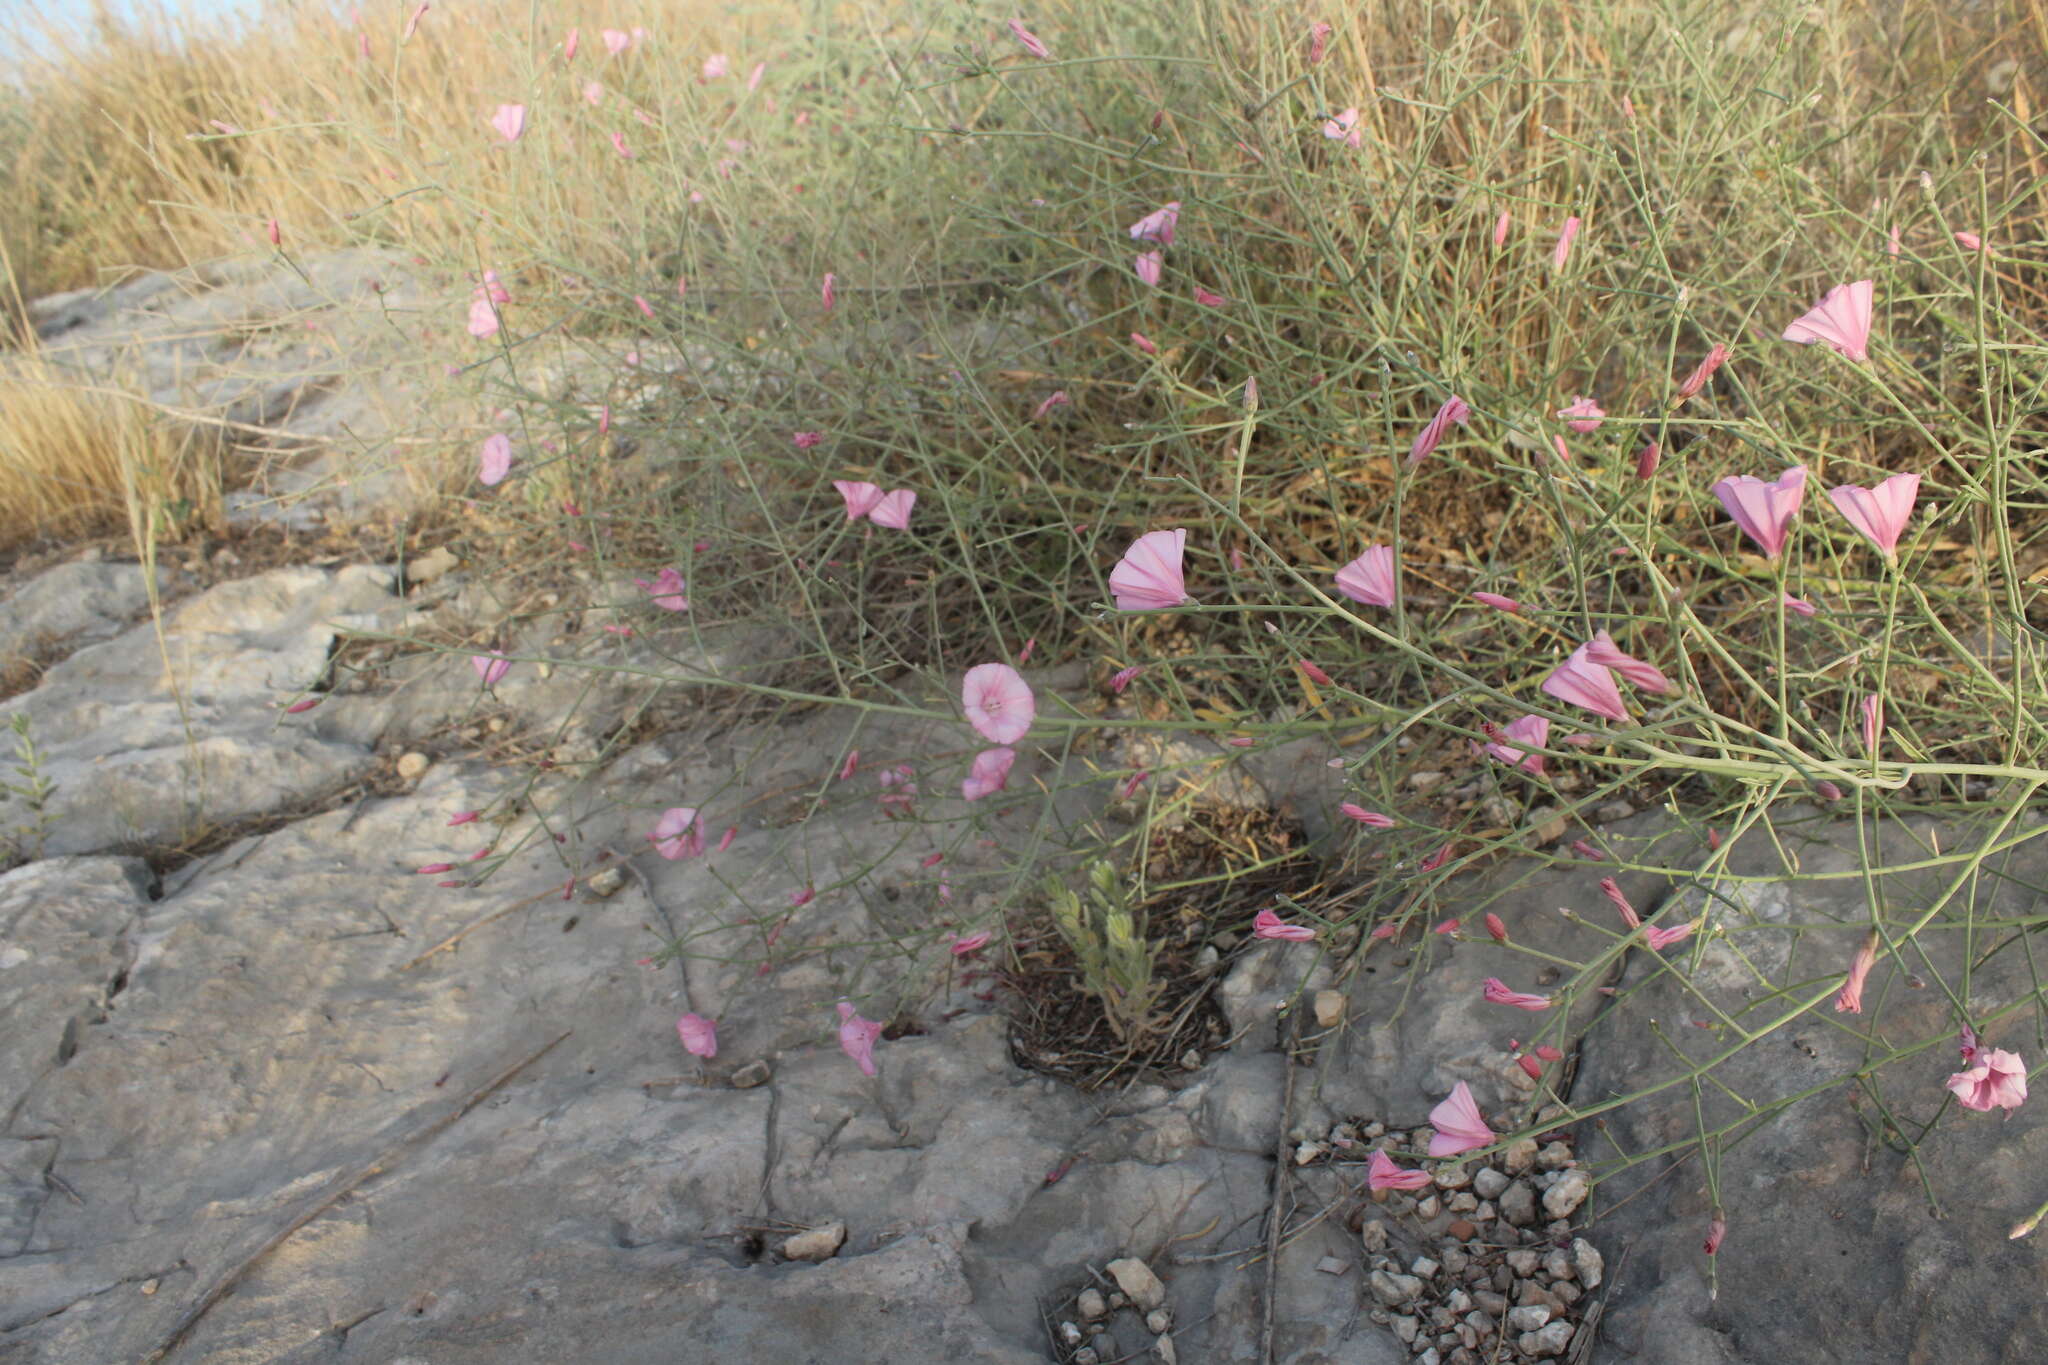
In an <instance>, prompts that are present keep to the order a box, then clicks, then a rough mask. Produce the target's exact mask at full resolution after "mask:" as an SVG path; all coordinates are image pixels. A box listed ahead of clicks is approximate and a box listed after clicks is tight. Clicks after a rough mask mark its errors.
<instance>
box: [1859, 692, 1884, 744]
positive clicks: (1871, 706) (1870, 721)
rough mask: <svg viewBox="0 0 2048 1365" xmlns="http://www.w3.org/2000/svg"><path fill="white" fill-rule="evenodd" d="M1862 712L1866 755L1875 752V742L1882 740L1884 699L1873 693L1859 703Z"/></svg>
mask: <svg viewBox="0 0 2048 1365" xmlns="http://www.w3.org/2000/svg"><path fill="white" fill-rule="evenodd" d="M1861 708H1862V711H1863V748H1864V751H1865V752H1866V753H1870V754H1875V753H1876V752H1877V742H1878V741H1879V740H1880V739H1882V738H1884V698H1883V697H1882V696H1880V695H1878V694H1877V693H1875V692H1873V693H1871V694H1870V695H1869V696H1867V697H1865V698H1864V699H1863V701H1862V703H1861Z"/></svg>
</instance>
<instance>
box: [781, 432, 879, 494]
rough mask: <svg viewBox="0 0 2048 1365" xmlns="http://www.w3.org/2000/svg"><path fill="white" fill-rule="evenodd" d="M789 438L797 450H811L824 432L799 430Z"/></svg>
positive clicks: (822, 440) (820, 440)
mask: <svg viewBox="0 0 2048 1365" xmlns="http://www.w3.org/2000/svg"><path fill="white" fill-rule="evenodd" d="M789 440H790V444H792V445H794V446H795V447H796V448H797V449H798V450H812V449H815V448H816V447H817V446H819V445H820V444H822V443H823V442H824V440H825V433H824V432H822V431H799V432H797V433H796V434H795V435H793V436H791V437H790V438H789ZM876 491H877V492H880V491H881V490H880V489H877V490H876Z"/></svg>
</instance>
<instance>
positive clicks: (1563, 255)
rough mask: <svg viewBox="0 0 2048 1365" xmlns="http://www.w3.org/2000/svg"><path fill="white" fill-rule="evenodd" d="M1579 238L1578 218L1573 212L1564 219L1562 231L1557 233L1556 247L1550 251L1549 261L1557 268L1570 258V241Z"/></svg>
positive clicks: (1560, 267)
mask: <svg viewBox="0 0 2048 1365" xmlns="http://www.w3.org/2000/svg"><path fill="white" fill-rule="evenodd" d="M1577 240H1579V220H1578V216H1577V215H1576V214H1575V215H1573V216H1572V217H1570V218H1567V219H1565V220H1564V229H1563V231H1561V232H1559V233H1558V234H1557V249H1556V250H1554V251H1552V252H1551V253H1550V263H1551V264H1552V265H1553V266H1555V267H1557V268H1558V269H1559V270H1562V269H1564V263H1565V262H1566V261H1568V260H1570V259H1571V255H1572V243H1573V242H1576V241H1577Z"/></svg>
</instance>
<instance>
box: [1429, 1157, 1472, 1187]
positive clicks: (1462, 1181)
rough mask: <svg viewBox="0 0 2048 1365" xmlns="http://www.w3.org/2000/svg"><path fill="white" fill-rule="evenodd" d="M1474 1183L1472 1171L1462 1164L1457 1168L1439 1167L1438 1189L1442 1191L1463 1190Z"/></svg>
mask: <svg viewBox="0 0 2048 1365" xmlns="http://www.w3.org/2000/svg"><path fill="white" fill-rule="evenodd" d="M1471 1183H1472V1170H1471V1168H1470V1167H1469V1166H1466V1165H1464V1164H1463V1163H1462V1162H1461V1163H1459V1164H1458V1165H1455V1166H1443V1167H1439V1168H1438V1170H1437V1173H1436V1187H1437V1188H1438V1189H1440V1190H1462V1189H1464V1188H1465V1187H1466V1186H1467V1185H1470V1184H1471Z"/></svg>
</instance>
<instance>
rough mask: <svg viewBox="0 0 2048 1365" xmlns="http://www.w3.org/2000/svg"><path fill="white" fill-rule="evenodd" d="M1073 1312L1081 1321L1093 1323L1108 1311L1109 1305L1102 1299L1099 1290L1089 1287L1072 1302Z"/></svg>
mask: <svg viewBox="0 0 2048 1365" xmlns="http://www.w3.org/2000/svg"><path fill="white" fill-rule="evenodd" d="M1074 1310H1075V1311H1076V1312H1078V1313H1079V1314H1080V1315H1081V1321H1083V1322H1094V1321H1095V1320H1096V1319H1097V1318H1099V1317H1101V1316H1102V1315H1103V1314H1105V1313H1107V1312H1108V1311H1109V1304H1108V1302H1107V1301H1105V1300H1104V1299H1103V1297H1102V1291H1101V1290H1100V1289H1096V1288H1094V1287H1093V1286H1090V1287H1089V1288H1087V1289H1084V1290H1082V1291H1081V1296H1080V1297H1079V1298H1077V1299H1075V1300H1074Z"/></svg>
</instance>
